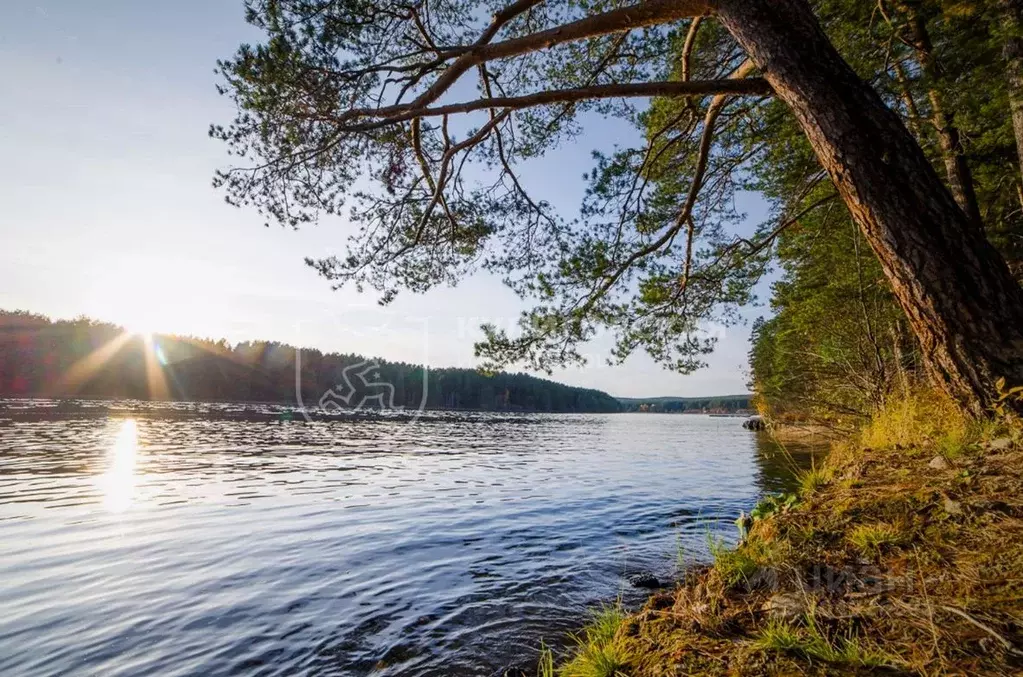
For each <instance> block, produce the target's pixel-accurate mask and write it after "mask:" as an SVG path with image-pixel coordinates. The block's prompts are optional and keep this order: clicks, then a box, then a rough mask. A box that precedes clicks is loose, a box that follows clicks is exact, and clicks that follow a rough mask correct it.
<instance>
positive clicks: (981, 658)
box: [540, 396, 1023, 677]
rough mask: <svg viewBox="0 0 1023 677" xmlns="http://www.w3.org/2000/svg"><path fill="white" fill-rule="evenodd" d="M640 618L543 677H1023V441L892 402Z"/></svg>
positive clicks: (587, 641) (588, 634)
mask: <svg viewBox="0 0 1023 677" xmlns="http://www.w3.org/2000/svg"><path fill="white" fill-rule="evenodd" d="M801 485H802V488H801V489H800V491H799V492H798V494H797V495H794V496H791V497H769V498H767V499H765V501H763V502H762V503H761V504H760V505H759V506H758V507H757V509H756V510H755V511H754V512H753V518H751V519H750V520H749V521H748V522H747V524H746V526H747V533H746V536H745V538H744V540H743V542H742V543H741V544H740V545H739V546H738V547H737V548H734V549H729V548H725V547H723V546H713V547H712V548H711V549H712V554H713V555H714V563H713V565H709V566H707V567H705V568H702V569H699V570H694V571H690V572H688V574H687V575H686V578H685V580H684V581H682V582H680V583H679V585H678V586H677V588H676V589H675V590H673V591H671V592H662V593H659V594H657V595H655V596H654V597H652V598H651V599H650V600H649V601H648V602H647V604H646V605H645V607H644V608H643V609H642V610H641V611H639V612H638V613H635V614H632V615H627V614H624V613H622V612H621V611H620V610H618V609H615V608H605V609H604V610H602V611H601V612H600V613H599V614H597V615H596V616H595V617H594V619H593V622H592V623H591V624H590V625H589V626H587V628H586V629H585V630H584V631H583V632H582V633H580V635H579V637H578V647H577V649H576V651H575V653H574V654H573V655H571V656H569V657H567V658H566V660H565V661H564V662H563V663H562V664H561V665H559V666H555V665H554V664H553V661H552V660H550V657H549V656H547V661H546V664H544V665H541V671H540V672H541V674H542V675H561V676H562V677H611V676H613V675H628V676H636V677H641V676H642V677H645V676H650V677H654V676H658V677H660V676H665V675H710V674H735V675H792V674H806V675H825V674H850V673H856V672H866V671H873V670H878V669H881V670H886V671H892V672H895V673H906V674H920V675H938V674H962V675H1009V674H1023V445H1021V436H1020V430H1019V426H1018V425H1017V424H1015V423H1006V422H1003V423H985V424H979V423H975V422H971V421H968V420H965V419H963V418H962V417H960V416H959V415H958V414H957V413H956V412H955V410H954V409H952V408H950V407H947V406H945V405H944V404H943V403H942V402H941V401H938V400H934V399H932V398H929V397H927V396H917V397H912V398H907V399H904V400H901V401H899V402H895V403H892V404H891V405H889V406H888V408H887V409H885V410H884V411H882V412H880V413H879V414H878V415H877V416H876V417H875V418H874V420H873V421H872V422H871V423H870V424H869V425H868V426H867V427H866V428H865V429H864V430H862V431H861V433H860V434H858V435H857V436H855V437H854V438H850V439H848V440H846V441H844V442H841V443H837V444H836V445H835V447H834V450H833V452H832V454H831V456H830V457H829V459H828V461H827V462H826V463H825V464H824V465H823V467H820V468H815V469H813V470H810V471H807V472H805V473H803V474H802V476H801Z"/></svg>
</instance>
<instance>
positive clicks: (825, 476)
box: [797, 465, 833, 496]
mask: <svg viewBox="0 0 1023 677" xmlns="http://www.w3.org/2000/svg"><path fill="white" fill-rule="evenodd" d="M832 476H833V472H832V470H831V468H830V467H829V466H826V465H822V466H817V465H814V466H813V467H812V468H810V469H809V470H802V471H800V472H799V474H798V476H797V477H798V479H799V489H800V492H801V493H802V495H804V496H809V495H811V494H813V493H814V492H815V491H817V490H818V489H820V488H821V487H823V486H825V485H827V484H830V483H831V479H832Z"/></svg>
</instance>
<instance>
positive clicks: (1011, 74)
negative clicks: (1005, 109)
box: [998, 0, 1023, 174]
mask: <svg viewBox="0 0 1023 677" xmlns="http://www.w3.org/2000/svg"><path fill="white" fill-rule="evenodd" d="M998 6H999V9H1000V10H1001V14H1002V30H1003V31H1004V32H1005V43H1004V45H1003V46H1002V54H1003V55H1004V56H1005V75H1006V77H1007V78H1008V79H1009V107H1010V110H1011V111H1012V129H1013V131H1014V132H1015V134H1016V153H1017V155H1018V156H1019V166H1020V172H1021V174H1023V0H999V2H998Z"/></svg>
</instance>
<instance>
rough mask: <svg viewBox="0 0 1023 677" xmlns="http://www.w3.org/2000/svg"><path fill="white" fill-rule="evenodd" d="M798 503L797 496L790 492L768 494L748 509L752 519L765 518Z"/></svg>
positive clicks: (783, 511)
mask: <svg viewBox="0 0 1023 677" xmlns="http://www.w3.org/2000/svg"><path fill="white" fill-rule="evenodd" d="M798 503H799V496H798V495H796V494H792V493H786V494H769V495H767V496H764V497H763V498H762V499H760V502H759V503H757V504H756V505H755V506H754V507H753V509H752V510H751V511H750V517H751V518H752V519H753V520H754V521H757V520H765V519H768V518H769V517H771V516H772V515H775V514H780V513H786V512H788V511H789V510H790V509H792V508H793V507H795V506H796V505H797V504H798Z"/></svg>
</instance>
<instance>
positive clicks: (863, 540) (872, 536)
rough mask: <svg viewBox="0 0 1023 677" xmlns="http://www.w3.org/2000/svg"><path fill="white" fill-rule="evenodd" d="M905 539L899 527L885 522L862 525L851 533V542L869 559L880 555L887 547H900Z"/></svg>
mask: <svg viewBox="0 0 1023 677" xmlns="http://www.w3.org/2000/svg"><path fill="white" fill-rule="evenodd" d="M904 537H905V535H904V534H903V532H902V531H901V530H900V529H899V528H898V527H896V526H894V525H892V524H886V523H884V522H877V523H875V524H861V525H859V526H858V527H856V528H854V529H853V530H852V531H851V532H849V542H850V543H852V544H853V547H855V548H856V549H857V550H859V551H860V553H862V554H863V555H866V556H868V557H869V556H871V555H877V554H880V553H881V551H882V550H883V549H884V548H886V547H889V546H893V545H898V544H899V543H901V542H902V541H903V540H904Z"/></svg>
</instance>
